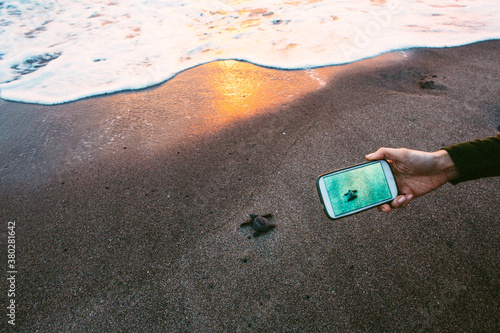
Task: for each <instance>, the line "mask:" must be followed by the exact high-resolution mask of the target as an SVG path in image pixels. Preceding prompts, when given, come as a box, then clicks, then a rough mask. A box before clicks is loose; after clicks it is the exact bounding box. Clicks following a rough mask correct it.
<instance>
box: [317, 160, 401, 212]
mask: <svg viewBox="0 0 500 333" xmlns="http://www.w3.org/2000/svg"><path fill="white" fill-rule="evenodd" d="M376 163H380V164H381V166H382V170H383V171H384V176H385V179H386V180H387V184H388V185H389V190H390V191H391V198H389V199H387V200H383V201H380V202H376V203H374V204H371V205H368V206H364V207H361V208H358V209H356V210H353V211H350V212H347V213H344V214H340V215H338V216H336V215H335V213H334V211H333V207H332V203H331V201H330V197H329V196H328V191H327V189H326V185H325V181H324V178H325V177H327V176H331V175H334V174H337V173H341V172H346V171H348V170H354V169H358V168H362V167H365V166H368V165H370V164H376ZM316 185H317V189H318V194H319V197H320V199H321V203H322V204H323V207H324V210H325V213H326V215H327V216H328V217H329V218H331V219H339V218H342V217H345V216H349V215H353V214H356V213H359V212H362V211H364V210H367V209H370V208H373V207H377V206H380V205H383V204H384V203H388V202H391V201H392V200H394V199H395V198H396V197H397V196H398V188H397V185H396V181H395V179H394V175H393V174H392V170H391V166H390V165H389V163H387V161H385V160H377V161H371V162H366V163H361V164H357V165H353V166H350V167H347V168H343V169H339V170H335V171H332V172H329V173H326V174H323V175H321V176H319V177H318V179H317V181H316Z"/></svg>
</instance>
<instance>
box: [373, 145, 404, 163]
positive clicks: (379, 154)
mask: <svg viewBox="0 0 500 333" xmlns="http://www.w3.org/2000/svg"><path fill="white" fill-rule="evenodd" d="M401 153H402V151H401V149H394V148H379V149H378V150H377V151H376V152H374V153H371V154H368V155H366V156H365V159H367V160H368V161H376V160H397V159H398V157H400V155H401Z"/></svg>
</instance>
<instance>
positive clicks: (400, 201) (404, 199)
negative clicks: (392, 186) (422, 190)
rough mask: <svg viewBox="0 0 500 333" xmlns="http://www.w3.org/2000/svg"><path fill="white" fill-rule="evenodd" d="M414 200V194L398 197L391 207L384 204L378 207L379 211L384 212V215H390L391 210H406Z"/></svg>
mask: <svg viewBox="0 0 500 333" xmlns="http://www.w3.org/2000/svg"><path fill="white" fill-rule="evenodd" d="M412 199H413V194H407V195H398V196H397V197H396V199H394V200H393V201H392V202H391V203H390V205H389V204H384V205H381V206H379V207H378V210H379V211H381V212H383V213H390V212H391V208H405V207H406V206H408V204H409V203H410V201H411V200H412Z"/></svg>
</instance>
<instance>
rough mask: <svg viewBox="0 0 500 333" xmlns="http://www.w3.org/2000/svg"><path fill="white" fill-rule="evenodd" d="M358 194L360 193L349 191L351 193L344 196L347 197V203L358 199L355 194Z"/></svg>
mask: <svg viewBox="0 0 500 333" xmlns="http://www.w3.org/2000/svg"><path fill="white" fill-rule="evenodd" d="M357 192H358V191H357V190H354V191H351V190H349V191H347V193H346V194H344V195H347V201H348V202H349V201H352V200H354V199H356V198H357V197H358V196H357V195H356V194H354V193H357Z"/></svg>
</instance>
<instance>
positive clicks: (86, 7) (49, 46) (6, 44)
mask: <svg viewBox="0 0 500 333" xmlns="http://www.w3.org/2000/svg"><path fill="white" fill-rule="evenodd" d="M498 38H500V1H498V0H476V1H473V0H463V1H462V0H455V1H452V0H420V1H418V0H417V1H402V0H386V1H384V0H371V1H370V0H324V1H322V0H297V1H295V0H289V1H273V0H266V1H264V0H226V1H222V0H213V1H208V0H191V1H186V0H164V1H160V0H106V1H100V0H78V1H77V0H33V1H29V0H4V1H0V97H1V98H3V99H6V100H13V101H21V102H30V103H42V104H57V103H64V102H69V101H74V100H77V99H81V98H85V97H89V96H94V95H100V94H107V93H112V92H116V91H120V90H126V89H140V88H145V87H148V86H151V85H155V84H158V83H161V82H163V81H165V80H168V79H169V78H172V77H173V76H174V75H175V74H176V73H179V72H181V71H183V70H186V69H188V68H191V67H194V66H197V65H200V64H203V63H207V62H210V61H214V60H221V59H237V60H245V61H248V62H252V63H254V64H257V65H262V66H268V67H275V68H283V69H297V68H313V67H317V66H325V65H335V64H344V63H349V62H353V61H357V60H360V59H364V58H369V57H373V56H376V55H379V54H382V53H385V52H389V51H392V50H398V49H405V48H410V47H444V46H458V45H463V44H468V43H472V42H476V41H480V40H487V39H498Z"/></svg>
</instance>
